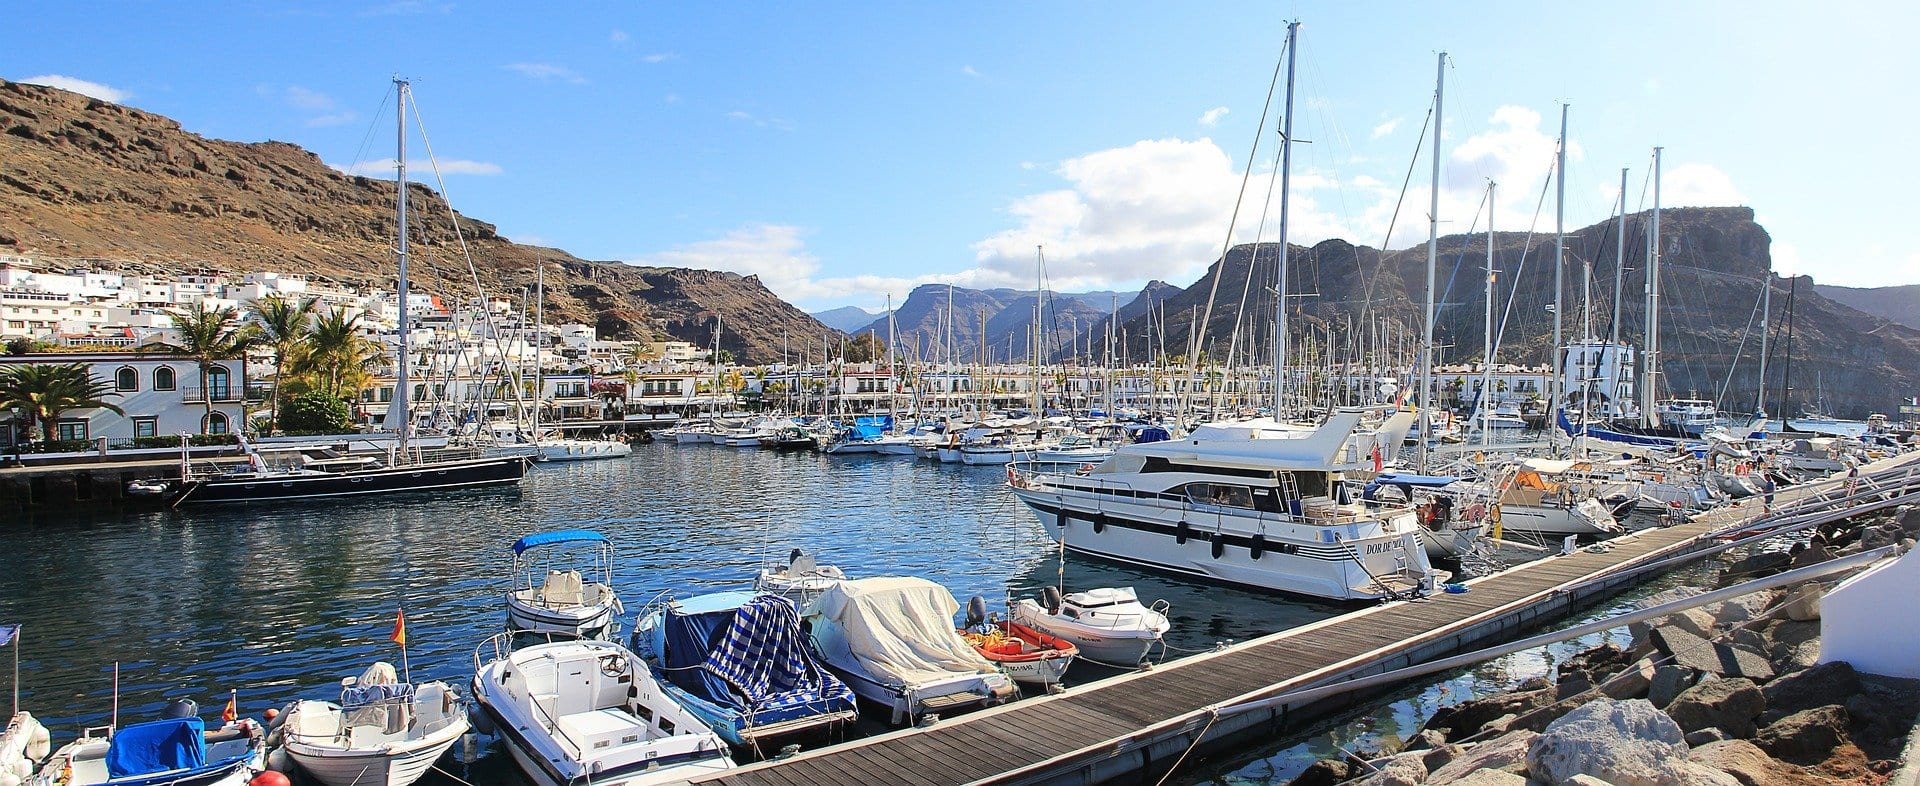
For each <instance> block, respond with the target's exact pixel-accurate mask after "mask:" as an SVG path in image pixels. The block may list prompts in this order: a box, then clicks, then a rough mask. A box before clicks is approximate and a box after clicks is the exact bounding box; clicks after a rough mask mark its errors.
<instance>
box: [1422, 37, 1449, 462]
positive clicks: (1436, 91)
mask: <svg viewBox="0 0 1920 786" xmlns="http://www.w3.org/2000/svg"><path fill="white" fill-rule="evenodd" d="M1433 71H1434V76H1433V185H1432V186H1431V187H1430V188H1429V189H1428V195H1429V196H1428V199H1429V201H1428V204H1427V326H1426V332H1425V333H1424V334H1422V336H1421V338H1420V470H1421V471H1422V472H1425V471H1426V469H1427V452H1428V450H1429V446H1430V443H1432V442H1433V298H1434V289H1435V288H1436V287H1437V286H1438V279H1437V278H1436V276H1437V275H1438V271H1439V269H1440V122H1441V106H1442V101H1443V99H1445V98H1446V87H1447V53H1445V52H1441V53H1440V56H1439V58H1438V59H1437V63H1436V64H1435V65H1434V69H1433Z"/></svg>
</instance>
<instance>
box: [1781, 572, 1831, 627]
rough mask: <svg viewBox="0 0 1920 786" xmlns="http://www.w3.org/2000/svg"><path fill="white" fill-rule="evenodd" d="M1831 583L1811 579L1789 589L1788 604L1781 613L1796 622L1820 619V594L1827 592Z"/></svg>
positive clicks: (1782, 608)
mask: <svg viewBox="0 0 1920 786" xmlns="http://www.w3.org/2000/svg"><path fill="white" fill-rule="evenodd" d="M1828 589H1831V586H1830V585H1827V584H1822V583H1820V582H1817V581H1809V582H1807V583H1805V584H1802V585H1800V586H1798V587H1795V588H1793V589H1791V590H1788V591H1787V596H1786V604H1785V605H1784V606H1782V607H1781V609H1780V613H1782V614H1785V615H1787V619H1790V620H1794V621H1796V622H1812V621H1814V620H1817V619H1820V596H1822V595H1825V594H1827V590H1828Z"/></svg>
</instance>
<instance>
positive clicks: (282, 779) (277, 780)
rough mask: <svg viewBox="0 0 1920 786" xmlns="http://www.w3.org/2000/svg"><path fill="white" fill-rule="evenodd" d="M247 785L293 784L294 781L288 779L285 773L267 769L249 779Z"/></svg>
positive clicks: (277, 785)
mask: <svg viewBox="0 0 1920 786" xmlns="http://www.w3.org/2000/svg"><path fill="white" fill-rule="evenodd" d="M247 786H292V781H289V780H287V776H285V775H281V774H280V773H277V772H274V771H273V770H267V771H266V772H263V773H260V774H259V775H255V776H253V780H250V781H247Z"/></svg>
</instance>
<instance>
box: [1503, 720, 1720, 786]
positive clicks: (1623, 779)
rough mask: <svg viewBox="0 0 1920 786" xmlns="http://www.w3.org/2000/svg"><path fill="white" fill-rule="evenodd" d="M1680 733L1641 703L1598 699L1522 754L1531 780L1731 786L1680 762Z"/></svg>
mask: <svg viewBox="0 0 1920 786" xmlns="http://www.w3.org/2000/svg"><path fill="white" fill-rule="evenodd" d="M1686 754H1687V744H1686V742H1684V741H1683V740H1682V735H1681V731H1680V727H1679V726H1678V725H1677V724H1675V723H1674V722H1673V719H1672V718H1669V717H1667V715H1666V713H1663V712H1661V711H1660V710H1658V709H1655V708H1654V706H1653V705H1652V704H1649V703H1647V702H1645V701H1640V700H1637V699H1635V700H1629V701H1614V700H1612V699H1598V700H1595V701H1593V702H1591V703H1588V704H1587V705H1585V706H1583V707H1580V708H1579V709H1576V710H1574V711H1573V712H1570V713H1567V714H1566V716H1565V717H1562V718H1561V719H1559V720H1557V721H1554V722H1553V723H1552V724H1551V725H1549V726H1547V730H1546V731H1545V732H1543V733H1541V735H1540V736H1539V737H1536V738H1534V740H1533V744H1532V745H1530V746H1528V748H1527V772H1528V774H1530V775H1531V776H1532V777H1533V778H1534V779H1535V780H1540V781H1544V782H1547V783H1565V782H1567V781H1568V780H1569V779H1571V778H1572V777H1573V776H1575V775H1581V774H1585V775H1592V776H1594V777H1597V778H1601V779H1603V780H1605V781H1607V782H1609V783H1612V784H1615V786H1680V785H1681V784H1708V785H1709V786H1735V785H1736V784H1738V783H1739V781H1737V780H1735V779H1734V778H1733V777H1732V776H1730V775H1727V774H1726V773H1724V772H1719V771H1717V770H1713V769H1711V768H1708V767H1704V766H1701V765H1697V764H1692V763H1690V762H1687V761H1686V760H1685V758H1684V757H1685V756H1686Z"/></svg>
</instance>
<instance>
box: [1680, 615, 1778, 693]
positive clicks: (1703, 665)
mask: <svg viewBox="0 0 1920 786" xmlns="http://www.w3.org/2000/svg"><path fill="white" fill-rule="evenodd" d="M1653 643H1654V646H1656V647H1658V648H1659V649H1660V651H1661V652H1663V653H1666V654H1667V655H1670V656H1672V657H1673V663H1674V665H1677V666H1684V667H1686V668H1689V669H1694V670H1696V671H1701V672H1705V673H1708V674H1717V675H1720V676H1723V677H1746V678H1748V679H1751V680H1754V681H1757V682H1765V681H1767V680H1770V679H1773V674H1774V672H1773V663H1771V662H1769V661H1768V660H1767V658H1766V656H1764V655H1761V654H1760V653H1758V652H1754V651H1753V650H1750V649H1747V648H1745V647H1739V646H1734V645H1730V644H1716V643H1714V642H1712V641H1708V640H1707V639H1705V638H1702V637H1700V636H1697V635H1694V634H1693V633H1692V632H1690V631H1686V630H1683V629H1680V628H1678V627H1676V626H1666V627H1660V628H1654V629H1653Z"/></svg>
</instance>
